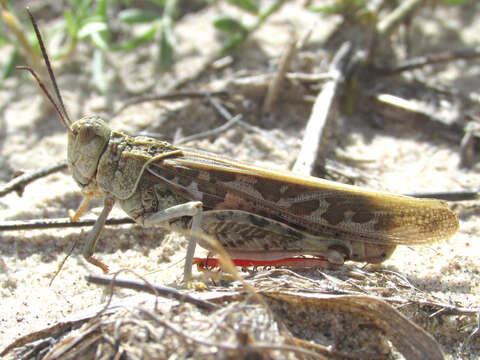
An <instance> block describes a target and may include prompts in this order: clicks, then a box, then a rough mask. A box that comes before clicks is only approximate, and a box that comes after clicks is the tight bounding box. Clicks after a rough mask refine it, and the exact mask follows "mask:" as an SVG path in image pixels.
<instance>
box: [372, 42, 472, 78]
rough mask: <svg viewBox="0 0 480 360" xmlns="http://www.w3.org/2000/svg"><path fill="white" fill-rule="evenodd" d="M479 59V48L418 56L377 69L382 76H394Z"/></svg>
mask: <svg viewBox="0 0 480 360" xmlns="http://www.w3.org/2000/svg"><path fill="white" fill-rule="evenodd" d="M478 57H480V47H477V48H475V49H468V50H458V51H446V52H442V53H438V54H431V55H426V56H420V57H417V58H413V59H409V60H406V61H404V62H402V63H400V64H398V65H397V66H395V67H392V68H377V70H378V71H379V72H380V73H381V74H382V75H395V74H398V73H401V72H403V71H409V70H414V69H419V68H422V67H424V66H427V65H432V64H441V63H445V62H450V61H456V60H460V59H476V58H478Z"/></svg>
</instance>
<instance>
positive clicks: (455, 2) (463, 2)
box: [443, 0, 470, 5]
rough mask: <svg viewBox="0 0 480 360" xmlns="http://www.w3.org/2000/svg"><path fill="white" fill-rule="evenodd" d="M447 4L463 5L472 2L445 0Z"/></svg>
mask: <svg viewBox="0 0 480 360" xmlns="http://www.w3.org/2000/svg"><path fill="white" fill-rule="evenodd" d="M443 2H444V3H445V4H447V5H462V4H466V3H468V2H470V0H443Z"/></svg>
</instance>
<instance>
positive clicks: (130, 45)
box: [112, 24, 160, 51]
mask: <svg viewBox="0 0 480 360" xmlns="http://www.w3.org/2000/svg"><path fill="white" fill-rule="evenodd" d="M159 27H160V25H159V24H155V25H153V26H152V27H151V28H150V29H148V30H147V31H145V32H144V33H143V34H140V35H139V36H137V37H135V38H133V39H131V40H129V41H127V42H125V43H123V44H117V45H115V46H113V47H112V50H114V51H129V50H132V49H134V48H136V47H137V46H139V45H142V44H145V43H147V42H149V41H150V40H152V39H153V38H154V37H155V34H156V33H157V31H158V29H159Z"/></svg>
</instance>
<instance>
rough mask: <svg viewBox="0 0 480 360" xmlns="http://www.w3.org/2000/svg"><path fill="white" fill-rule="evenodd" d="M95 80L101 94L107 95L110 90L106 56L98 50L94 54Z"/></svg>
mask: <svg viewBox="0 0 480 360" xmlns="http://www.w3.org/2000/svg"><path fill="white" fill-rule="evenodd" d="M92 65H93V69H92V70H93V80H94V82H95V87H96V88H97V90H98V91H99V92H100V93H101V94H105V93H106V92H107V90H108V86H107V82H106V80H105V72H104V67H105V66H104V65H105V54H104V53H103V51H102V50H100V49H96V50H95V52H94V53H93V63H92Z"/></svg>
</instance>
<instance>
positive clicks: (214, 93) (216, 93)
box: [112, 90, 228, 117]
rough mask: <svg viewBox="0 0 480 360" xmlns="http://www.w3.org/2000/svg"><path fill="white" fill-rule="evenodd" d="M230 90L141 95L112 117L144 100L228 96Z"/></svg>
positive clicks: (129, 101) (124, 105)
mask: <svg viewBox="0 0 480 360" xmlns="http://www.w3.org/2000/svg"><path fill="white" fill-rule="evenodd" d="M226 95H228V92H227V91H225V90H219V91H184V92H170V93H167V94H162V95H153V96H140V97H137V98H134V99H130V100H128V101H126V102H125V103H124V104H123V105H122V106H121V107H120V108H119V109H118V110H117V111H115V112H114V113H113V116H112V117H115V116H117V115H118V114H120V113H121V112H122V111H123V110H125V109H126V108H127V107H129V106H132V105H136V104H141V103H144V102H151V101H160V100H171V101H174V100H182V99H188V98H204V97H209V96H226Z"/></svg>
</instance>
